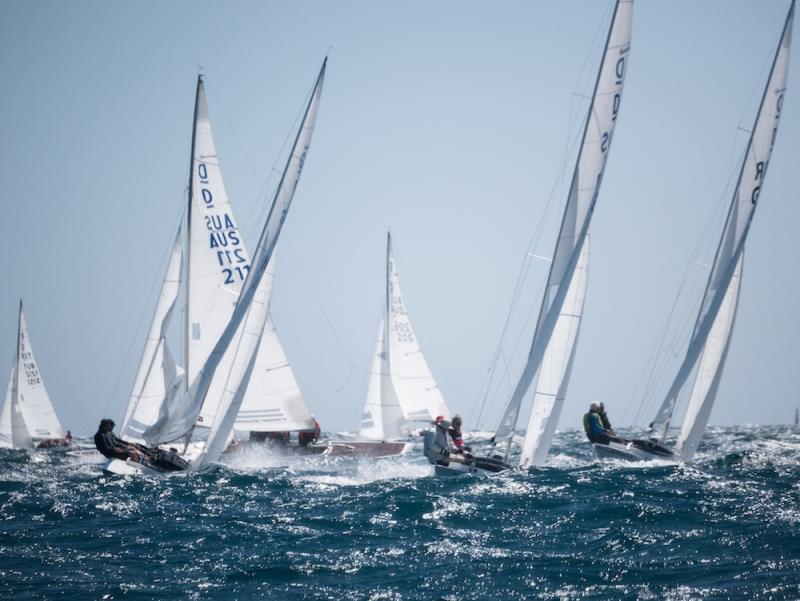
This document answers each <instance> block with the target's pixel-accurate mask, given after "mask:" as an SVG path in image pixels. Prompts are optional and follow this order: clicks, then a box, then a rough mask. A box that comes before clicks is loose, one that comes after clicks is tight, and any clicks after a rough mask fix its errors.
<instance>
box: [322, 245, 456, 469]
mask: <svg viewBox="0 0 800 601" xmlns="http://www.w3.org/2000/svg"><path fill="white" fill-rule="evenodd" d="M385 290H386V292H385V297H386V304H385V305H384V318H383V319H382V320H381V323H380V327H379V328H378V341H377V345H376V347H375V354H374V356H373V360H372V368H371V370H370V378H369V384H368V385H367V396H366V398H365V399H364V412H363V417H362V419H361V429H360V430H359V433H358V436H359V440H354V441H334V442H332V443H331V450H330V453H331V454H333V455H339V454H356V455H368V456H372V457H378V456H380V457H384V456H389V455H397V454H399V453H402V452H403V451H404V450H405V447H406V442H404V441H403V440H402V439H404V438H407V437H408V436H409V435H410V434H411V433H412V432H413V431H414V430H415V429H419V428H420V427H424V426H425V425H427V424H430V422H431V421H433V420H434V419H435V418H436V417H437V416H439V415H442V416H445V417H449V416H450V409H449V408H448V407H447V404H446V403H445V401H444V398H443V396H442V392H441V390H440V389H439V386H438V385H437V384H436V380H435V379H434V378H433V374H432V373H431V370H430V367H428V362H427V361H426V360H425V356H424V355H423V354H422V349H421V348H420V345H419V341H418V340H417V337H416V335H415V334H414V329H413V328H412V327H411V321H410V319H409V316H408V310H407V309H406V303H405V300H404V299H403V293H402V291H401V289H400V276H399V275H398V272H397V262H396V260H395V258H394V253H393V251H392V234H391V232H389V233H388V234H387V237H386V288H385Z"/></svg>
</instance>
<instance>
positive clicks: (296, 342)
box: [272, 316, 344, 401]
mask: <svg viewBox="0 0 800 601" xmlns="http://www.w3.org/2000/svg"><path fill="white" fill-rule="evenodd" d="M272 325H274V326H275V331H276V332H277V330H278V323H277V322H276V321H275V317H274V316H273V317H272ZM281 331H282V332H283V333H284V334H285V335H286V337H287V338H288V339H289V340H291V341H292V343H293V344H294V345H295V346H296V347H297V348H298V349H299V350H300V352H301V353H303V354H304V355H305V356H306V358H307V359H308V360H309V362H310V363H311V365H313V366H314V369H316V370H317V372H318V373H319V374H320V375H321V376H322V377H323V378H324V379H325V380H326V381H327V382H328V383H329V384H330V385H331V386H332V387H333V388H334V390H335V392H336V394H337V395H338V396H339V398H340V399H341V400H342V401H344V397H342V394H341V392H340V391H339V390H337V389H336V383H335V382H334V381H333V378H331V377H330V376H329V375H328V374H327V373H326V372H325V371H324V370H323V369H322V367H320V365H319V363H317V362H316V361H315V360H314V357H312V356H311V354H310V353H309V352H308V351H306V349H305V347H304V346H303V345H302V344H300V341H299V340H298V339H297V338H296V337H295V336H293V335H292V333H291V331H289V330H286V329H282V330H281ZM284 334H282V335H284Z"/></svg>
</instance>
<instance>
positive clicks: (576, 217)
mask: <svg viewBox="0 0 800 601" xmlns="http://www.w3.org/2000/svg"><path fill="white" fill-rule="evenodd" d="M632 16H633V1H632V0H618V2H617V3H616V5H615V7H614V14H613V16H612V18H611V24H610V27H609V32H608V38H607V40H606V46H605V50H604V52H603V59H602V61H601V64H600V70H599V72H598V75H597V81H596V83H595V89H594V93H593V95H592V101H591V105H590V107H589V112H588V114H587V117H586V125H585V128H584V132H583V138H582V140H581V146H580V150H579V152H578V160H577V163H576V165H575V171H574V173H573V177H572V183H571V185H570V191H569V195H568V197H567V203H566V206H565V209H564V217H563V219H562V221H561V228H560V230H559V234H558V239H557V241H556V247H555V251H554V253H553V261H552V263H551V265H550V272H549V274H548V276H547V285H546V287H545V292H544V297H543V299H542V305H541V308H540V310H539V317H538V320H537V323H536V329H535V330H534V336H533V342H532V344H531V349H530V352H529V353H528V359H527V362H526V364H525V367H524V369H523V372H522V375H521V376H520V379H519V382H518V383H517V386H516V388H515V389H514V392H513V394H512V395H511V399H510V400H509V402H508V405H507V406H506V409H505V411H504V413H503V417H502V419H501V421H500V425H499V426H498V428H497V431H496V433H495V440H496V441H501V440H506V441H507V442H508V444H509V445H510V441H511V438H512V436H513V433H514V429H515V428H516V424H517V420H518V418H519V413H520V407H521V404H522V399H523V398H524V396H525V395H526V394H527V392H528V389H529V388H530V386H531V383H532V381H533V379H534V377H535V376H536V374H537V373H538V372H539V370H540V368H541V367H542V364H543V361H544V357H545V355H546V354H547V353H548V348H549V347H550V343H551V339H552V337H553V335H554V332H555V330H556V329H557V326H558V323H559V321H560V320H561V321H562V322H563V321H564V320H563V318H562V314H563V313H564V305H565V302H566V299H567V295H568V292H569V290H570V287H571V284H572V280H573V277H574V276H575V273H576V270H577V266H578V262H579V260H580V257H581V253H582V252H583V251H582V249H583V246H584V240H585V239H586V235H587V233H588V231H589V224H590V222H591V218H592V213H593V211H594V208H595V205H596V203H597V196H598V192H599V189H600V183H601V181H602V176H603V171H604V169H605V165H606V160H607V158H608V151H609V148H610V146H611V141H612V139H613V135H614V127H615V125H616V121H617V116H618V112H619V107H620V101H621V98H622V90H623V84H624V79H625V73H626V67H627V60H628V52H629V51H630V40H631V23H632ZM587 260H588V257H587ZM579 313H580V312H578V313H575V314H576V315H579ZM577 319H578V320H579V319H580V317H579V316H578V318H577ZM568 338H571V339H570V340H569V341H564V340H562V341H558V342H556V343H555V347H553V351H552V352H551V353H550V357H549V358H548V363H549V366H550V369H552V370H554V372H555V373H556V374H561V376H560V377H561V379H562V380H563V381H562V382H558V383H556V382H550V383H548V384H547V388H548V389H550V390H563V391H566V385H567V379H568V376H569V365H570V362H571V357H572V354H573V352H574V350H572V349H570V350H569V351H568V352H566V353H564V348H563V347H564V345H565V344H567V343H569V344H571V345H572V346H574V344H575V342H576V340H577V330H576V332H575V336H574V337H568ZM556 348H560V349H562V350H560V351H556V350H555V349H556ZM556 352H558V354H559V356H560V357H562V359H561V360H558V359H556V356H555V353H556ZM556 363H560V365H556ZM557 408H558V405H554V407H553V409H554V410H555V411H553V410H551V411H550V419H554V420H555V421H557V418H558V409H557ZM536 411H537V410H534V412H536ZM543 413H546V411H543ZM548 427H549V426H545V425H543V426H541V427H540V430H542V429H544V430H546V429H547V428H548ZM553 427H554V426H553ZM541 442H544V441H543V440H542V441H541ZM534 446H541V445H540V444H539V443H537V445H534Z"/></svg>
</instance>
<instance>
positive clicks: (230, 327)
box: [193, 57, 328, 465]
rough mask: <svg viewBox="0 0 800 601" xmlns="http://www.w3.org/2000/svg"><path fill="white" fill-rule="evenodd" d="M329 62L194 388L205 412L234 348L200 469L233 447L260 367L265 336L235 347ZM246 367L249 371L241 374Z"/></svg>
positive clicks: (294, 180) (302, 155)
mask: <svg viewBox="0 0 800 601" xmlns="http://www.w3.org/2000/svg"><path fill="white" fill-rule="evenodd" d="M327 62H328V59H327V57H326V58H325V61H323V63H322V68H321V69H320V72H319V75H318V76H317V81H316V84H315V86H314V90H313V91H312V93H311V98H310V99H309V101H308V105H307V106H306V111H305V115H304V116H303V121H302V123H301V124H300V129H299V131H298V132H297V137H296V138H295V141H294V145H293V146H292V150H291V152H290V154H289V158H288V160H287V163H286V167H285V168H284V171H283V175H282V177H281V181H280V183H279V184H278V189H277V191H276V192H275V198H274V199H273V201H272V206H271V207H270V211H269V214H268V215H267V221H266V223H265V224H264V229H263V230H262V232H261V236H260V238H259V241H258V246H257V247H256V251H255V254H254V255H253V261H252V265H251V269H250V271H249V273H248V275H247V278H246V280H245V282H244V284H243V287H242V291H241V294H240V295H239V299H238V301H237V303H236V307H235V308H234V310H233V314H232V315H231V319H230V321H229V322H228V324H227V325H226V326H225V329H224V331H223V332H222V334H221V336H220V338H219V340H218V341H217V343H216V344H215V345H214V348H213V349H212V351H211V353H210V354H209V357H208V360H207V361H206V363H205V365H204V366H203V368H202V370H201V371H200V374H199V375H198V378H197V383H196V385H195V386H193V394H194V399H195V402H199V403H200V406H202V403H203V402H204V401H205V399H206V395H207V394H208V393H209V389H210V388H211V383H212V380H213V379H214V376H215V374H216V373H217V370H218V368H220V366H221V365H220V364H221V361H222V359H223V357H224V355H225V353H226V352H227V351H228V349H229V348H233V349H235V355H234V360H233V363H232V364H231V370H230V372H229V374H228V377H227V378H226V385H225V390H224V391H223V396H222V398H221V400H220V403H219V405H218V407H219V409H218V411H217V415H216V420H215V422H214V426H213V427H212V429H211V432H210V433H209V436H208V440H207V441H206V446H205V449H204V450H203V453H202V455H201V456H200V457H199V458H198V459H197V461H196V465H202V464H204V463H208V462H212V461H215V460H216V459H217V458H218V457H219V453H221V452H222V450H224V444H225V441H227V439H228V437H229V436H230V434H231V432H232V430H233V424H234V421H235V419H236V415H237V414H238V413H239V408H240V407H241V403H242V400H243V397H244V392H245V390H246V386H247V380H248V379H249V377H250V374H251V373H252V370H253V367H254V365H255V353H256V350H257V348H258V343H259V341H260V339H261V335H260V334H259V335H258V336H252V335H245V336H242V337H241V338H240V340H239V342H238V344H237V345H234V346H232V345H231V343H232V341H233V340H234V339H235V338H236V337H237V335H238V332H239V331H240V327H241V328H243V331H245V334H249V327H248V323H247V321H248V320H246V319H245V317H246V315H247V312H248V310H249V309H250V306H251V304H252V303H253V299H254V297H255V296H256V292H257V289H258V288H259V286H260V285H261V282H262V280H263V276H264V272H265V271H266V269H267V264H268V263H269V260H270V257H271V256H272V252H273V250H274V249H275V244H276V243H277V241H278V236H279V235H280V232H281V229H282V228H283V222H284V221H285V220H286V215H287V213H288V211H289V207H290V206H291V202H292V198H293V197H294V192H295V190H296V189H297V184H298V183H299V181H300V174H301V173H302V170H303V165H304V163H305V159H306V155H307V153H308V149H309V146H310V144H311V137H312V135H313V133H314V124H315V122H316V117H317V112H318V110H319V101H320V98H321V95H322V84H323V81H324V79H325V68H326V65H327ZM263 327H264V324H263V323H262V325H261V330H262V331H263ZM240 357H245V358H247V361H242V360H240ZM243 365H245V366H246V367H245V368H244V369H241V366H243Z"/></svg>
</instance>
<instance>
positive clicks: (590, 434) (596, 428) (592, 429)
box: [583, 402, 613, 444]
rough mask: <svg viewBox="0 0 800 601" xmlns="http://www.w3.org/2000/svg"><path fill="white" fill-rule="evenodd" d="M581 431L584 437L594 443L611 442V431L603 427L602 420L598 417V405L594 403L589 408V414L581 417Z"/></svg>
mask: <svg viewBox="0 0 800 601" xmlns="http://www.w3.org/2000/svg"><path fill="white" fill-rule="evenodd" d="M583 430H584V432H586V437H587V438H588V439H589V440H590V441H591V442H595V443H600V444H608V442H609V440H611V438H610V435H611V434H613V432H611V430H609V429H607V428H604V427H603V420H602V418H601V417H600V403H598V402H594V403H592V404H591V405H590V406H589V412H588V413H587V414H586V415H584V416H583Z"/></svg>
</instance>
